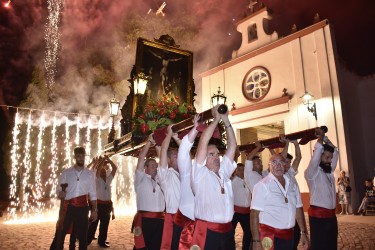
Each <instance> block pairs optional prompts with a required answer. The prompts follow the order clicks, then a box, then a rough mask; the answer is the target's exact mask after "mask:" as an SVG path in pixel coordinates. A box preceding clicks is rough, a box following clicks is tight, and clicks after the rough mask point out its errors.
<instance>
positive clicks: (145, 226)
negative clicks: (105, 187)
mask: <svg viewBox="0 0 375 250" xmlns="http://www.w3.org/2000/svg"><path fill="white" fill-rule="evenodd" d="M151 144H155V141H154V139H153V137H152V134H150V136H149V137H148V141H147V143H146V145H144V146H143V148H142V150H141V152H140V153H139V159H138V163H137V168H136V170H135V178H134V187H135V193H136V200H137V211H138V212H137V214H136V216H135V218H134V230H133V232H134V244H135V247H134V248H135V249H142V248H147V249H149V250H150V249H152V250H160V245H161V239H162V234H163V224H164V210H165V202H164V194H163V191H162V189H161V187H160V184H159V180H158V178H157V168H158V164H157V162H156V160H155V159H153V158H148V159H145V158H146V155H147V153H148V150H149V149H150V146H151Z"/></svg>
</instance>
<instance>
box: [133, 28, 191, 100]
mask: <svg viewBox="0 0 375 250" xmlns="http://www.w3.org/2000/svg"><path fill="white" fill-rule="evenodd" d="M135 70H136V72H135V75H138V74H139V73H144V74H145V75H146V76H148V77H151V79H150V80H149V82H148V84H147V88H146V92H145V94H144V95H143V96H142V97H140V98H138V102H137V103H135V105H145V104H146V103H147V102H149V101H150V100H158V99H160V97H162V96H163V95H166V94H169V93H172V94H173V95H175V96H178V97H179V98H180V103H184V102H186V103H187V104H193V95H194V83H193V53H192V52H190V51H187V50H182V49H179V47H178V45H176V44H175V43H174V40H173V38H172V37H170V36H168V35H163V36H161V37H160V38H159V39H155V41H149V40H147V39H144V38H138V43H137V55H136V67H135Z"/></svg>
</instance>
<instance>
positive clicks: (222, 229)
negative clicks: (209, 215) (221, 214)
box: [196, 219, 233, 233]
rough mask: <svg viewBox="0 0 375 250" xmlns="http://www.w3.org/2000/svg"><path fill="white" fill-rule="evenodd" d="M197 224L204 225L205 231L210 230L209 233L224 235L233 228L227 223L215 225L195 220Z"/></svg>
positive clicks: (230, 223)
mask: <svg viewBox="0 0 375 250" xmlns="http://www.w3.org/2000/svg"><path fill="white" fill-rule="evenodd" d="M196 222H197V224H205V225H206V227H207V229H210V230H211V231H214V232H217V233H226V232H228V231H229V230H231V229H232V228H233V226H232V222H228V223H215V222H209V221H205V220H199V219H197V220H196Z"/></svg>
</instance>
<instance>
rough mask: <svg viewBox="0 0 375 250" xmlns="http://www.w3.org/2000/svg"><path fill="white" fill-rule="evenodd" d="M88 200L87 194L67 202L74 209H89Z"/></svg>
mask: <svg viewBox="0 0 375 250" xmlns="http://www.w3.org/2000/svg"><path fill="white" fill-rule="evenodd" d="M87 198H88V197H87V194H85V195H81V196H78V197H74V198H72V199H70V200H67V202H68V204H69V205H72V206H73V207H88V206H89V202H88V199H87Z"/></svg>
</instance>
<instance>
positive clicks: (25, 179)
mask: <svg viewBox="0 0 375 250" xmlns="http://www.w3.org/2000/svg"><path fill="white" fill-rule="evenodd" d="M31 123H32V120H31V112H30V113H29V117H28V119H27V129H26V141H25V145H24V151H23V153H24V156H23V163H22V165H21V167H22V171H21V173H22V176H21V182H22V185H21V188H22V189H21V190H22V191H23V190H24V191H25V192H20V193H21V195H20V196H21V211H22V212H27V211H28V210H29V206H30V204H29V201H30V198H31V197H32V193H31V190H32V186H31V184H29V180H30V168H31V162H30V132H31ZM22 194H23V196H22Z"/></svg>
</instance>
